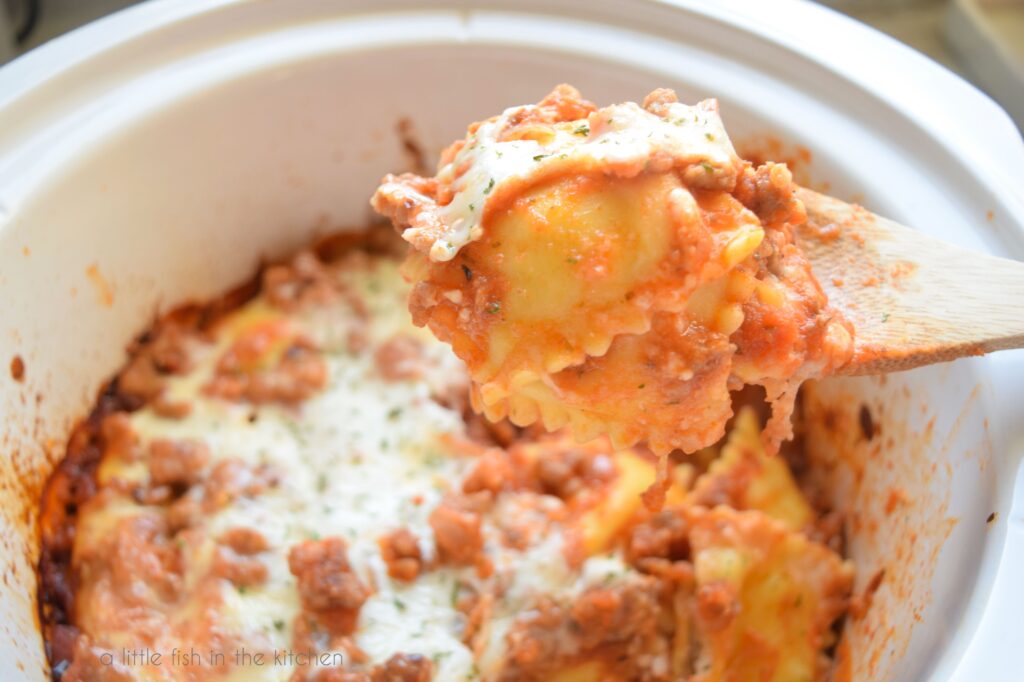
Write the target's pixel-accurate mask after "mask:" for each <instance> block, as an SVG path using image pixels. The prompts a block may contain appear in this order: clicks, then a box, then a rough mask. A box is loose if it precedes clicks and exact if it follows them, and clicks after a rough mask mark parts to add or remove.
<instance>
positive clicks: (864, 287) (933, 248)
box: [797, 189, 1024, 374]
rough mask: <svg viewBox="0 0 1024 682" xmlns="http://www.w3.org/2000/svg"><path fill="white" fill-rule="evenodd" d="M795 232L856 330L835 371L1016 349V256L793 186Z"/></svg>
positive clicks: (1019, 279)
mask: <svg viewBox="0 0 1024 682" xmlns="http://www.w3.org/2000/svg"><path fill="white" fill-rule="evenodd" d="M797 196H799V197H800V199H801V200H802V201H803V202H804V205H805V206H806V207H807V217H808V220H807V224H806V225H804V226H803V227H801V228H800V229H799V231H798V233H797V237H798V241H799V243H800V246H801V248H803V250H804V252H805V253H806V254H807V257H808V258H809V259H810V260H811V263H812V265H813V268H814V274H815V276H816V277H817V278H818V281H819V282H821V285H822V287H824V288H825V291H826V293H828V296H829V300H830V301H831V302H832V304H833V305H834V306H835V307H836V308H838V309H840V310H841V311H842V312H843V313H844V314H845V315H846V316H847V319H849V320H850V322H852V323H853V325H854V328H855V330H856V332H855V350H854V355H853V359H852V360H851V361H850V362H849V363H848V364H847V365H845V366H844V367H843V368H841V369H840V370H839V374H880V373H883V372H895V371H900V370H904V369H912V368H914V367H920V366H921V365H928V364H932V363H936V362H947V361H949V360H954V359H956V358H960V357H965V356H970V355H983V354H985V353H990V352H992V351H996V350H1006V349H1010V348H1024V263H1020V262H1017V261H1013V260H1007V259H1005V258H996V257H994V256H988V255H985V254H980V253H975V252H972V251H968V250H966V249H961V248H959V247H956V246H953V245H951V244H947V243H945V242H942V241H940V240H938V239H934V238H932V237H929V236H928V235H925V234H921V233H920V232H917V231H915V230H912V229H910V228H909V227H905V226H903V225H900V224H899V223H896V222H893V221H892V220H888V219H887V218H883V217H881V216H877V215H875V214H874V213H871V212H869V211H867V210H865V209H864V208H861V207H860V206H855V205H851V204H847V203H844V202H842V201H839V200H838V199H833V198H832V197H828V196H825V195H823V194H818V193H817V192H812V191H811V190H809V189H800V190H799V191H798V194H797Z"/></svg>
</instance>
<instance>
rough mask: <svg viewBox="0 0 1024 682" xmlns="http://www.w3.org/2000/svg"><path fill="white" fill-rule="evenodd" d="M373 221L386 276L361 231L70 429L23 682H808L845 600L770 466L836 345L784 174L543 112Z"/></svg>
mask: <svg viewBox="0 0 1024 682" xmlns="http://www.w3.org/2000/svg"><path fill="white" fill-rule="evenodd" d="M648 132H649V133H650V135H649V136H648ZM641 133H642V135H641ZM650 140H655V142H651V141H650ZM512 142H514V143H512ZM510 144H511V146H509V145H510ZM503 145H505V146H503ZM503 157H504V158H503ZM506 164H508V165H506ZM587 164H590V165H589V166H588V165H587ZM609 164H610V165H611V166H612V167H614V168H615V169H617V170H616V171H615V172H604V171H605V170H607V167H608V166H609ZM537 169H543V171H542V172H541V173H540V175H532V173H534V171H535V170H537ZM598 170H600V171H601V172H597V171H598ZM460 183H461V184H460ZM374 203H375V205H376V206H377V207H378V208H379V209H380V210H381V211H383V212H385V213H386V214H388V215H389V216H390V217H391V218H393V219H394V221H395V223H396V224H398V225H399V227H400V228H401V229H402V231H403V236H404V237H405V238H406V240H407V241H409V242H411V243H412V244H413V246H414V247H415V248H414V250H413V253H412V255H411V256H409V257H407V259H406V262H405V264H404V266H403V265H401V263H402V254H401V251H402V250H403V249H402V248H399V246H400V245H401V244H402V242H401V241H400V240H399V239H398V238H397V237H395V235H394V233H393V232H392V231H391V230H390V229H388V230H385V229H384V228H379V229H373V230H368V231H366V232H364V233H359V234H352V235H348V236H339V237H338V238H336V239H333V240H330V241H328V242H325V243H323V244H319V245H317V246H316V247H315V248H310V249H308V250H306V251H303V252H301V253H299V254H298V255H296V256H294V258H292V259H291V260H290V261H287V262H285V263H282V264H277V265H272V266H269V267H266V268H265V269H264V270H263V271H262V272H261V274H260V276H259V278H257V279H256V280H255V281H254V282H253V283H252V284H250V285H248V286H246V287H242V288H240V289H238V290H236V291H233V292H231V293H229V294H227V295H225V296H224V297H223V298H222V299H220V300H218V301H216V302H214V303H211V304H208V305H204V306H185V307H182V308H180V309H177V310H175V311H173V312H171V313H170V314H167V315H165V316H164V317H162V318H161V319H159V320H158V322H157V323H156V324H155V325H154V326H153V328H152V329H151V330H150V331H148V332H147V333H146V334H144V335H143V336H142V337H140V338H139V339H138V340H137V341H136V342H135V343H134V345H133V347H132V348H131V349H130V360H129V362H128V364H127V365H126V366H125V367H124V369H123V370H122V371H121V372H120V373H119V374H118V375H117V376H116V378H114V379H113V380H112V381H111V382H110V384H109V385H108V386H107V388H106V389H105V390H104V391H103V393H102V394H101V396H100V398H99V402H98V404H97V405H96V407H95V408H94V410H93V412H92V414H91V415H90V416H89V418H88V419H86V420H85V421H83V422H82V423H81V424H80V425H79V426H78V427H77V428H76V429H75V431H74V432H73V434H72V437H71V439H70V442H69V445H68V452H67V456H66V458H65V459H64V461H63V462H62V463H61V464H60V465H59V467H58V469H57V471H56V472H55V473H54V475H53V476H52V478H51V479H50V481H49V483H48V485H47V488H46V491H45V495H44V500H43V515H42V536H43V553H42V559H41V564H40V581H41V585H40V612H41V618H42V621H43V625H44V630H45V634H46V642H47V652H48V655H49V658H50V661H51V664H52V668H53V675H54V678H55V679H58V680H62V681H63V682H125V681H129V680H168V681H169V680H188V681H192V682H201V681H206V680H274V681H276V680H282V681H284V680H288V681H290V682H426V681H427V680H439V681H450V682H461V681H471V680H480V681H494V682H499V681H514V680H523V681H537V682H608V681H623V682H625V681H643V682H659V681H666V682H667V681H672V680H688V681H690V682H745V681H748V680H749V681H757V682H798V681H799V682H815V681H823V680H826V679H830V675H831V673H830V671H831V669H832V667H833V658H834V654H835V651H836V645H837V641H838V638H839V633H840V631H841V627H842V623H843V618H844V617H845V615H846V613H847V611H848V609H849V608H850V603H851V596H850V593H851V588H852V584H853V576H854V569H853V566H852V564H851V563H850V562H849V561H847V560H845V559H844V558H843V551H844V546H843V544H844V543H843V531H842V527H843V523H842V518H841V517H840V516H839V515H838V514H837V513H835V512H833V511H831V509H830V507H829V503H828V500H827V498H826V496H825V495H823V494H822V493H821V492H820V491H818V490H817V489H816V488H815V486H814V485H813V484H812V483H811V477H809V476H808V475H807V472H808V470H807V466H806V462H807V461H808V460H807V458H806V457H805V456H804V455H803V454H802V453H801V452H800V450H799V447H798V446H795V445H793V444H791V443H784V444H783V445H782V447H781V450H780V449H779V443H780V442H781V441H782V440H783V438H782V436H784V435H785V432H786V431H787V430H788V424H789V412H790V407H791V405H792V399H793V395H792V394H793V393H795V388H793V387H792V384H791V381H792V380H793V379H794V378H804V377H807V376H814V375H817V374H819V373H822V372H824V371H827V370H828V369H829V368H830V367H832V366H834V365H836V364H837V363H840V362H842V360H843V358H844V353H845V352H846V350H847V346H848V344H849V342H850V335H849V332H850V331H851V330H849V329H848V325H846V323H845V322H844V321H843V320H841V319H840V318H839V317H838V316H836V315H834V313H832V311H831V310H830V309H829V308H828V305H827V301H825V300H824V297H823V295H821V291H820V288H817V286H816V283H815V282H814V280H813V277H812V276H811V274H810V270H809V267H808V266H807V263H806V261H805V260H804V259H803V258H802V256H801V254H800V253H799V251H798V250H797V249H796V248H795V246H794V245H793V242H792V232H791V226H792V224H793V223H794V222H797V221H799V220H800V214H801V208H800V206H799V204H798V202H796V201H795V200H794V199H793V198H792V189H791V181H790V176H789V174H788V172H787V171H786V169H785V167H784V166H779V165H772V164H769V165H766V166H762V167H760V168H756V169H754V168H752V167H751V166H750V165H749V164H745V163H744V162H742V161H740V160H739V159H738V158H737V157H736V156H735V153H734V152H733V151H732V147H731V145H729V143H728V139H727V138H726V136H725V133H724V130H722V127H721V123H720V121H719V120H718V117H717V113H716V110H715V107H714V105H713V104H709V103H705V104H702V105H698V106H697V107H692V108H691V107H685V106H683V105H681V104H679V103H677V102H675V101H674V98H673V97H671V96H669V95H668V94H667V93H665V92H659V93H655V94H654V95H653V96H652V97H651V98H648V101H647V103H646V104H645V106H644V107H639V106H637V105H616V106H615V107H610V108H607V109H602V110H597V109H596V108H594V107H592V106H591V105H589V104H588V103H586V102H584V101H583V100H581V99H580V98H579V96H578V94H577V93H575V91H573V90H571V89H569V88H565V87H563V88H560V89H558V90H556V91H555V92H554V93H553V94H552V95H551V96H549V97H548V98H547V99H546V100H544V101H543V102H542V103H541V104H540V105H539V106H537V107H523V108H517V109H514V110H509V111H508V112H506V113H505V114H504V115H503V116H502V117H498V118H496V119H493V120H492V121H489V122H485V123H484V124H481V125H478V126H475V127H474V128H471V133H470V136H469V137H468V138H467V140H465V141H464V142H462V143H459V144H457V145H456V146H455V147H453V148H452V149H451V150H449V152H447V153H446V156H445V158H444V159H443V160H442V167H441V172H440V173H439V175H438V177H437V178H421V177H416V176H411V175H406V176H393V177H390V178H389V179H388V180H387V181H386V182H385V184H384V185H383V186H382V188H381V190H380V191H379V192H378V194H377V196H376V197H375V199H374ZM477 211H479V212H481V213H482V214H484V215H486V216H488V220H489V223H488V228H487V230H483V229H482V228H481V227H480V224H481V223H479V222H471V221H468V220H465V219H464V218H465V216H466V215H472V214H475V213H476V212H477ZM452 216H455V218H452ZM556 223H557V224H559V225H562V226H563V227H564V226H567V225H568V226H574V227H572V228H571V229H548V228H550V227H551V226H552V225H555V224H556ZM535 239H540V240H543V245H544V249H542V250H541V255H540V256H538V251H537V249H536V248H535V247H534V246H533V245H531V240H535ZM403 267H404V268H405V270H404V275H405V276H404V277H403V271H402V268H403ZM539 292H541V293H539ZM410 301H411V308H412V314H411V315H410V312H409V305H408V303H409V302H410ZM417 325H420V326H417ZM422 325H427V326H429V330H427V329H424V328H423V326H422ZM431 331H433V334H432V333H431ZM435 334H436V335H437V337H440V340H439V339H438V338H436V337H435ZM449 344H450V345H449ZM471 379H472V380H474V381H471ZM752 383H757V384H761V385H762V386H765V387H766V388H767V397H768V399H769V400H774V401H776V403H779V402H782V403H784V404H785V406H784V408H783V410H782V413H781V414H782V415H784V423H785V425H784V426H783V422H782V421H780V419H782V418H781V417H780V412H779V411H776V413H775V414H774V415H770V414H769V410H768V409H765V402H764V399H763V397H754V398H751V397H750V395H749V394H750V393H751V391H749V390H748V391H740V390H738V389H740V388H742V386H743V385H744V384H752ZM595 401H596V402H595ZM474 406H475V407H476V408H478V409H479V410H480V411H481V412H482V413H483V415H479V414H477V411H476V410H474V409H473V408H474ZM766 424H768V427H767V428H768V429H769V432H768V433H765V432H764V430H765V429H766ZM645 435H646V436H648V437H646V438H644V437H642V436H645ZM684 450H685V451H687V452H690V454H685V453H684ZM656 482H657V486H655V483H656ZM655 487H657V488H658V490H659V491H660V494H659V497H658V500H657V504H644V501H645V499H644V497H643V493H644V492H645V491H648V490H651V489H653V488H655Z"/></svg>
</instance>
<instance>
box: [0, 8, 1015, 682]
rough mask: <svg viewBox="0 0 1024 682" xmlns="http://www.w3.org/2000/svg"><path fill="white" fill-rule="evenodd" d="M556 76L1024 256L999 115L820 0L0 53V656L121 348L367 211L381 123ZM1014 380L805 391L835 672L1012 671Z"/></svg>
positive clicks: (441, 121)
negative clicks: (659, 104) (711, 130)
mask: <svg viewBox="0 0 1024 682" xmlns="http://www.w3.org/2000/svg"><path fill="white" fill-rule="evenodd" d="M561 81H568V82H571V83H574V84H575V85H577V86H578V87H580V88H581V89H582V90H583V92H584V94H585V95H587V96H588V97H589V98H591V99H593V100H596V101H598V102H608V101H615V100H623V99H636V98H640V97H642V96H643V95H644V94H645V93H646V92H647V91H648V90H650V89H651V88H653V87H655V86H670V87H674V88H676V89H677V90H678V91H679V92H680V93H681V95H682V97H683V98H684V99H686V100H695V99H698V98H703V97H707V96H717V97H719V98H720V100H721V102H722V109H723V114H724V117H725V120H726V124H727V125H728V126H729V128H730V130H731V131H733V134H734V137H736V138H748V137H750V136H753V135H759V134H773V135H775V136H777V137H779V138H781V139H782V140H784V141H786V142H787V143H788V144H800V145H804V146H806V147H808V148H809V149H811V150H812V151H813V153H814V163H813V165H812V168H811V171H812V173H813V175H814V176H815V177H816V178H818V179H827V180H828V181H829V183H830V187H831V191H832V192H833V193H835V194H837V195H839V196H845V197H852V198H859V199H861V200H862V201H863V202H864V203H865V204H866V205H867V206H869V207H870V208H872V209H874V210H876V211H878V212H880V213H884V214H886V215H889V216H891V217H892V218H895V219H897V220H899V221H902V222H905V223H908V224H911V225H914V226H917V227H919V228H920V229H921V230H923V231H927V232H931V233H934V234H936V235H939V236H942V237H944V238H947V239H949V240H951V241H954V242H958V243H961V244H964V245H967V246H970V247H974V248H977V249H983V250H988V251H992V252H997V253H1002V254H1004V255H1010V256H1016V257H1018V258H1020V257H1022V256H1024V176H1022V173H1021V169H1022V168H1024V147H1022V144H1021V140H1020V137H1019V135H1018V133H1017V132H1016V130H1015V129H1014V128H1013V126H1012V124H1011V123H1010V121H1009V119H1008V118H1007V117H1006V115H1005V114H1004V113H1003V112H1002V111H1001V110H999V109H998V107H996V106H995V105H994V104H993V103H992V102H991V101H990V100H988V99H987V98H986V97H985V96H984V95H982V94H981V93H979V92H978V91H977V90H975V89H974V88H972V87H971V86H969V85H967V84H966V83H964V82H963V81H960V80H959V79H957V78H956V77H954V76H953V75H951V74H950V73H948V72H946V71H944V70H943V69H941V68H940V67H938V66H936V65H935V64H933V63H931V62H929V61H927V60H926V59H925V58H923V57H921V56H920V55H918V54H916V53H914V52H912V51H910V50H908V49H906V48H904V47H902V46H900V45H898V44H897V43H895V42H893V41H891V40H889V39H887V38H885V37H884V36H882V35H880V34H878V33H875V32H873V31H871V30H869V29H867V28H864V27H862V26H859V25H857V24H854V23H853V22H851V21H849V20H846V19H844V18H842V17H841V16H839V15H837V14H834V13H832V12H830V11H828V10H824V9H822V8H820V7H817V6H814V5H810V4H805V3H799V2H789V1H773V2H755V1H754V0H750V1H749V2H740V1H738V0H737V1H730V2H710V1H709V2H698V1H697V0H678V1H676V2H656V1H654V0H635V1H633V2H626V1H625V0H559V1H557V2H542V1H540V0H518V1H517V0H489V1H481V2H476V3H469V2H458V1H456V0H449V1H448V2H445V3H438V4H433V3H431V4H425V3H414V2H407V1H401V0H354V1H352V2H337V1H331V0H262V1H256V0H253V1H252V2H238V1H234V2H233V1H229V0H214V1H209V0H206V1H204V0H180V1H171V0H164V1H157V2H151V3H146V4H144V5H141V6H139V7H136V8H133V9H130V10H128V11H125V12H122V13H120V14H118V15H115V16H113V17H111V18H108V19H105V20H102V21H100V22H97V23H95V24H93V25H91V26H88V27H86V28H84V29H81V30H79V31H76V32H74V33H72V34H70V35H68V36H66V37H63V38H61V39H59V40H56V41H54V42H53V43H50V44H48V45H46V46H44V47H43V48H41V49H39V50H36V51H35V52H33V53H31V54H29V55H27V56H25V57H23V58H21V59H19V60H18V61H16V62H14V63H12V64H9V65H8V66H5V67H3V69H0V370H2V374H0V453H2V456H0V531H2V532H0V538H2V539H0V547H2V550H0V551H2V557H3V563H2V566H0V570H2V571H3V580H2V581H0V679H3V680H20V679H29V680H42V679H44V678H45V675H46V673H45V659H44V653H43V648H42V643H41V640H40V636H39V630H38V623H37V618H36V615H35V614H36V602H35V577H34V573H33V569H34V566H35V562H36V559H37V556H38V554H37V551H38V548H37V536H36V531H35V530H34V522H35V508H36V505H37V496H38V492H39V486H40V485H41V481H42V480H43V478H44V477H45V476H46V475H47V474H48V472H49V471H50V469H51V468H52V465H53V463H54V461H55V460H56V458H58V457H59V456H60V454H61V452H62V449H63V447H64V443H65V439H66V437H67V434H68V432H69V429H70V427H71V425H72V423H73V422H74V421H75V420H76V419H78V418H80V417H82V416H83V415H84V414H85V413H86V411H87V410H88V409H89V406H90V404H91V402H92V401H93V400H94V398H95V394H96V391H97V389H98V388H99V387H100V385H101V384H102V382H103V381H104V380H105V379H106V378H107V377H109V376H110V374H111V373H112V372H113V371H115V370H116V368H117V367H118V365H119V364H120V363H121V362H123V360H124V352H123V349H124V347H125V344H126V342H127V341H128V340H129V339H130V338H131V337H132V336H133V335H134V334H135V333H137V332H138V331H140V330H141V329H143V328H144V327H145V326H146V324H147V323H148V322H149V321H150V320H151V319H152V318H153V315H154V314H155V313H156V312H157V311H159V310H164V309H166V308H167V307H168V306H170V305H172V304H175V303H179V302H182V301H184V300H186V299H202V298H204V297H209V296H212V295H215V294H217V293H218V292H220V291H222V290H224V289H225V288H227V287H229V286H230V285H232V284H234V283H237V282H239V281H240V280H242V279H244V278H246V277H247V276H248V275H250V274H251V273H252V272H253V269H254V268H255V267H256V265H257V263H258V261H259V260H260V258H261V257H267V256H276V255H281V254H283V253H285V252H286V251H287V250H288V249H291V248H293V247H297V246H299V245H301V244H303V243H304V242H306V241H307V240H308V239H310V237H311V236H312V235H314V234H316V233H318V232H323V231H326V230H329V229H332V228H337V227H341V226H345V225H358V224H361V223H363V222H364V221H365V220H366V219H367V218H368V216H369V209H368V207H367V197H368V196H369V195H370V193H371V191H372V189H373V187H374V184H375V182H376V180H377V179H378V178H379V177H380V176H381V175H382V174H383V173H384V172H385V171H388V170H393V169H396V168H402V167H404V166H405V165H406V163H407V161H406V159H405V158H404V157H403V154H402V148H401V145H400V144H399V142H398V140H397V137H396V135H395V134H394V126H395V122H396V121H397V120H398V119H399V118H400V117H403V116H407V117H409V118H410V119H411V120H412V121H413V122H414V124H415V128H416V130H417V131H418V135H419V137H420V138H421V139H422V140H423V141H424V142H425V145H426V147H427V150H428V153H434V152H436V151H437V150H438V149H439V148H440V147H441V146H442V145H443V144H444V143H446V142H447V141H448V140H450V139H452V138H454V137H455V136H457V135H459V134H461V132H462V130H463V127H464V125H465V123H466V122H467V121H470V120H475V119H478V118H480V117H482V116H485V115H488V114H490V113H491V112H494V111H498V110H500V109H501V108H503V107H505V106H508V105H511V104H515V103H520V102H529V101H535V100H536V99H537V98H538V97H540V96H541V95H543V94H544V93H545V92H546V90H547V89H548V88H549V87H550V86H551V85H553V84H555V83H558V82H561ZM1021 303H1022V304H1024V301H1022V302H1021ZM935 305H936V306H944V305H955V301H951V300H949V299H948V297H947V296H946V295H945V293H944V292H935ZM15 355H18V356H19V357H21V358H22V359H23V360H24V363H25V367H26V372H25V376H24V378H23V380H22V381H15V380H14V379H13V378H12V377H11V376H9V374H8V372H7V366H8V363H9V362H10V361H11V359H12V358H13V357H14V356H15ZM1022 385H1024V358H1022V355H1021V354H1020V353H1006V354H1003V355H1001V356H995V357H991V358H984V359H973V360H969V361H961V362H957V363H955V364H952V365H949V366H944V367H935V368H929V369H924V370H919V371H915V372H911V373H906V374H903V375H898V376H892V377H890V378H888V379H887V380H884V381H882V380H876V379H862V380H843V381H834V382H826V383H825V384H824V385H822V386H821V387H820V389H819V390H818V391H816V392H814V393H813V396H812V397H813V400H811V401H810V402H811V404H812V407H813V408H814V409H816V410H818V411H819V412H827V413H828V419H829V420H831V421H830V422H829V423H831V424H832V425H833V426H835V427H836V428H834V429H833V430H832V432H831V433H830V435H822V436H821V437H820V438H815V439H814V440H815V442H814V443H812V446H813V447H815V448H816V449H817V451H818V452H820V453H821V455H822V457H824V458H826V459H829V458H830V459H831V460H832V461H833V463H834V464H835V466H834V467H832V468H831V471H832V472H833V476H832V480H831V484H832V485H833V486H834V489H835V490H836V491H837V494H839V498H838V500H837V502H838V504H839V505H840V506H842V507H843V508H844V509H845V510H846V511H847V512H848V514H849V517H850V519H851V523H850V532H851V551H852V553H853V556H854V558H855V560H856V561H857V562H858V564H859V566H860V567H861V572H860V577H859V579H858V583H859V585H863V584H864V583H865V582H866V581H867V580H868V578H870V576H871V575H872V574H873V573H874V572H875V571H877V570H879V569H881V568H884V569H885V571H886V573H885V579H884V580H883V582H882V587H881V588H880V590H879V591H878V594H877V595H876V598H875V603H874V605H873V606H872V608H871V609H870V610H869V612H868V615H867V616H866V617H865V618H863V619H861V620H858V621H851V623H850V624H849V625H848V632H847V634H848V639H849V642H850V646H851V649H852V651H853V666H852V674H853V678H854V679H857V680H868V679H871V680H936V681H938V680H963V681H965V682H979V681H981V682H994V681H1001V680H1006V681H1008V682H1009V681H1011V680H1016V681H1019V680H1021V679H1024V673H1022V672H1021V671H1022V664H1021V663H1020V661H1021V657H1020V652H1021V650H1022V649H1024V628H1022V627H1021V626H1020V618H1021V613H1024V474H1022V473H1021V469H1020V467H1019V464H1020V462H1021V458H1022V453H1024V442H1022V440H1024V420H1022V419H1021V418H1020V417H1021V416H1022V410H1021V405H1024V389H1022ZM862 405H865V406H867V408H868V409H869V410H870V411H871V413H872V415H873V417H874V422H875V423H876V424H877V426H878V429H876V431H877V433H876V436H875V437H874V438H873V439H871V440H870V441H869V440H868V439H867V438H865V437H864V436H863V435H862V434H861V433H860V430H859V428H858V424H859V414H860V411H861V406H862ZM858 470H859V471H861V472H862V474H863V475H862V477H861V479H862V480H860V482H859V483H858V482H857V481H856V480H855V479H856V476H855V474H856V472H857V471H858ZM990 519H991V520H990ZM783 626H784V625H783Z"/></svg>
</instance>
